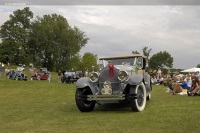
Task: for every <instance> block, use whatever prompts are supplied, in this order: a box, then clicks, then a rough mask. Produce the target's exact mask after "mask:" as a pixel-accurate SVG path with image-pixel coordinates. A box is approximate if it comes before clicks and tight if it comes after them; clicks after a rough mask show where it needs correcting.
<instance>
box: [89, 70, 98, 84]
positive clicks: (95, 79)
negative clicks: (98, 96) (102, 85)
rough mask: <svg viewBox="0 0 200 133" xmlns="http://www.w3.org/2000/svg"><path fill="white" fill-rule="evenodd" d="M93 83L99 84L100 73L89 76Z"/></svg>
mask: <svg viewBox="0 0 200 133" xmlns="http://www.w3.org/2000/svg"><path fill="white" fill-rule="evenodd" d="M89 78H90V81H91V82H97V81H98V80H99V73H97V72H92V73H91V74H90V76H89Z"/></svg>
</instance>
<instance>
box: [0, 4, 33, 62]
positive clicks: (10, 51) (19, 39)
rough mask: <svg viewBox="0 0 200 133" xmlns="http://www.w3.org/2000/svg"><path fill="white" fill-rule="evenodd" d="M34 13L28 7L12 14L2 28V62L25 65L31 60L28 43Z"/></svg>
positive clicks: (0, 52) (0, 47)
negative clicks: (24, 63)
mask: <svg viewBox="0 0 200 133" xmlns="http://www.w3.org/2000/svg"><path fill="white" fill-rule="evenodd" d="M32 18H33V13H32V11H30V9H29V8H28V7H26V8H24V9H22V10H20V9H19V10H16V11H14V12H13V14H10V16H9V20H7V21H6V22H5V23H4V24H3V25H2V26H1V28H0V38H1V39H2V45H1V46H0V49H1V51H0V60H1V61H3V62H10V63H15V64H18V63H23V62H27V61H28V60H29V56H28V51H27V49H28V48H27V43H28V40H29V33H30V30H29V28H30V21H31V19H32Z"/></svg>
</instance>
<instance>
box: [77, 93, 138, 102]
mask: <svg viewBox="0 0 200 133" xmlns="http://www.w3.org/2000/svg"><path fill="white" fill-rule="evenodd" d="M136 98H137V95H136V94H112V95H80V96H78V99H82V100H88V101H96V100H112V101H113V100H128V99H136Z"/></svg>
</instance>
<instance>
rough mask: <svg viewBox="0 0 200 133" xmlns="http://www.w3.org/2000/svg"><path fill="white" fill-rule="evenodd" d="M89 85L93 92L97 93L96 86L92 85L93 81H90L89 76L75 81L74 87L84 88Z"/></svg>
mask: <svg viewBox="0 0 200 133" xmlns="http://www.w3.org/2000/svg"><path fill="white" fill-rule="evenodd" d="M85 87H89V88H90V89H91V91H92V93H93V94H95V93H97V86H96V85H93V83H92V82H91V81H90V78H88V77H83V78H80V79H78V80H77V82H76V88H77V89H78V88H85Z"/></svg>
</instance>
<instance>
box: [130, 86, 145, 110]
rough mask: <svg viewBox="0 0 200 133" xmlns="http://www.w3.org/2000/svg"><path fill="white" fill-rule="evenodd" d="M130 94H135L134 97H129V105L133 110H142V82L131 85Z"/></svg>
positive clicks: (143, 92) (143, 96)
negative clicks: (135, 96)
mask: <svg viewBox="0 0 200 133" xmlns="http://www.w3.org/2000/svg"><path fill="white" fill-rule="evenodd" d="M130 94H136V95H137V98H136V99H130V105H131V108H132V110H133V111H136V112H139V111H143V110H144V108H145V106H146V89H145V86H144V83H141V84H140V85H137V86H131V88H130Z"/></svg>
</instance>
